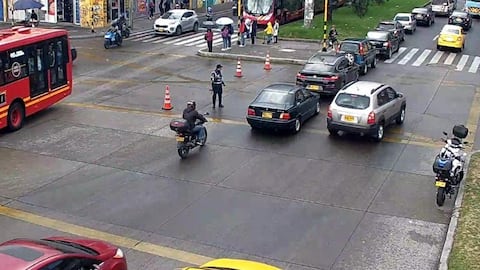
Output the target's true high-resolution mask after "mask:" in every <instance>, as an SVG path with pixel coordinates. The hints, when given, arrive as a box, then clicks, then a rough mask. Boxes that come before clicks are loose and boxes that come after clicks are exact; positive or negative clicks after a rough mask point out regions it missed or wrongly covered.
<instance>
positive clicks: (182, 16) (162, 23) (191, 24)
mask: <svg viewBox="0 0 480 270" xmlns="http://www.w3.org/2000/svg"><path fill="white" fill-rule="evenodd" d="M153 30H154V31H155V33H156V34H166V35H172V34H174V35H181V34H182V33H185V32H188V31H194V32H197V31H198V16H197V13H195V11H193V10H189V9H172V10H169V11H168V12H166V13H165V14H163V15H162V17H160V18H158V19H157V20H155V23H154V24H153Z"/></svg>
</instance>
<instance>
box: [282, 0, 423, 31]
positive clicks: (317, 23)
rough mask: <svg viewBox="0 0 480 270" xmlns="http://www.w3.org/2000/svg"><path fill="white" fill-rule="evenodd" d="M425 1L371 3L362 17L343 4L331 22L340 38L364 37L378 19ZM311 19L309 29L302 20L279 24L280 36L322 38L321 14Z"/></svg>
mask: <svg viewBox="0 0 480 270" xmlns="http://www.w3.org/2000/svg"><path fill="white" fill-rule="evenodd" d="M302 1H303V0H302ZM427 2H428V1H427V0H388V2H385V3H384V4H382V5H378V4H375V3H371V4H370V6H369V7H368V12H367V14H366V15H365V16H364V17H362V18H360V17H358V16H357V15H355V14H354V13H353V9H352V7H350V6H344V7H341V8H339V9H337V10H335V11H333V23H332V24H334V25H335V26H336V27H337V30H338V33H339V38H340V39H344V38H347V37H364V36H365V35H366V34H367V32H368V31H369V30H370V29H373V28H375V26H377V24H378V22H379V21H381V20H391V19H393V17H394V16H395V14H397V13H399V12H411V11H412V9H413V8H414V7H419V6H423V5H424V4H425V3H427ZM313 21H314V22H313V26H314V28H313V27H312V28H311V29H306V28H304V27H303V20H298V21H295V22H291V23H288V24H285V25H281V26H280V31H279V34H280V37H284V38H303V39H323V14H317V15H316V16H315V17H314V19H313ZM328 29H330V25H329V26H328Z"/></svg>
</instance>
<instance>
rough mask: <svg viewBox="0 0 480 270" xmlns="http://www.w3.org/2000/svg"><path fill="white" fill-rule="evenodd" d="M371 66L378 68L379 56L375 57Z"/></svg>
mask: <svg viewBox="0 0 480 270" xmlns="http://www.w3.org/2000/svg"><path fill="white" fill-rule="evenodd" d="M370 67H371V68H376V67H377V57H376V56H375V57H373V61H372V63H371V64H370Z"/></svg>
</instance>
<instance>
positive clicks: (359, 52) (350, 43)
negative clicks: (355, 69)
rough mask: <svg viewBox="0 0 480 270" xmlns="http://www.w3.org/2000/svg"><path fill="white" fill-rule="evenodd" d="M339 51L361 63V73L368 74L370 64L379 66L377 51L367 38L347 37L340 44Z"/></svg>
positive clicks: (350, 59)
mask: <svg viewBox="0 0 480 270" xmlns="http://www.w3.org/2000/svg"><path fill="white" fill-rule="evenodd" d="M338 52H339V53H340V54H345V56H346V57H347V59H349V61H351V62H352V61H353V62H355V63H356V64H357V65H359V66H360V74H361V75H365V74H367V72H368V67H369V66H370V67H371V68H375V67H376V66H377V52H376V50H375V48H372V45H370V43H369V42H368V40H367V39H366V38H346V39H344V40H343V41H342V42H341V43H340V45H339V46H338ZM352 58H353V59H352Z"/></svg>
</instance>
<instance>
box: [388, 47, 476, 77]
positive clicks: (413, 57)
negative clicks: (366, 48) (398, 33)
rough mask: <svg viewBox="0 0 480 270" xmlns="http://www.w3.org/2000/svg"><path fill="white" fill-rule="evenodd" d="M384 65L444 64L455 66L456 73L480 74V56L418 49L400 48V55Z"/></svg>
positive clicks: (394, 56)
mask: <svg viewBox="0 0 480 270" xmlns="http://www.w3.org/2000/svg"><path fill="white" fill-rule="evenodd" d="M384 63H386V64H398V65H404V66H406V65H411V66H414V67H419V66H426V65H442V64H443V65H448V66H453V67H454V69H455V70H456V71H464V72H469V73H480V72H479V67H480V56H472V55H467V54H461V53H455V52H449V51H434V50H431V49H424V50H420V49H418V48H406V47H400V48H399V50H398V53H396V54H394V55H393V56H392V58H390V59H387V60H385V61H384Z"/></svg>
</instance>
